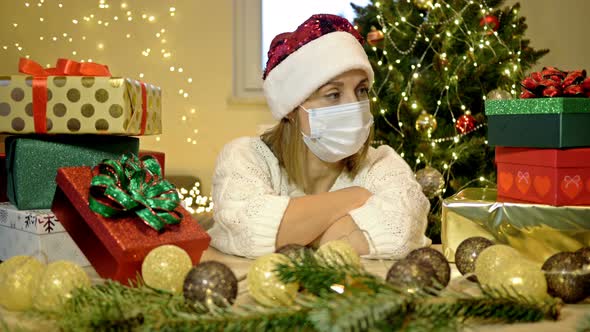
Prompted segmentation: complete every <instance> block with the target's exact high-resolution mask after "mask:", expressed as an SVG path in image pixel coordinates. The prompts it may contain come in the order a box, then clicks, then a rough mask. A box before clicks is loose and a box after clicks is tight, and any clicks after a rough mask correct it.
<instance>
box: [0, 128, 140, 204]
mask: <svg viewBox="0 0 590 332" xmlns="http://www.w3.org/2000/svg"><path fill="white" fill-rule="evenodd" d="M6 145H7V171H8V187H7V191H8V198H9V199H10V201H11V202H12V203H13V204H14V205H16V206H17V207H18V208H19V209H21V210H29V209H49V208H50V207H51V202H52V201H53V195H54V193H55V187H56V185H55V175H56V173H57V169H58V168H60V167H64V166H83V165H84V166H94V165H96V164H98V163H99V162H101V161H102V160H103V159H112V158H118V157H119V156H120V155H121V154H123V153H126V152H133V153H136V154H137V152H138V150H139V139H138V138H134V137H114V136H99V135H84V136H71V135H69V136H49V137H47V136H45V137H41V136H34V137H33V136H31V137H27V136H11V137H9V138H8V139H7V140H6Z"/></svg>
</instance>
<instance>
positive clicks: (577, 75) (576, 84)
mask: <svg viewBox="0 0 590 332" xmlns="http://www.w3.org/2000/svg"><path fill="white" fill-rule="evenodd" d="M520 85H521V86H522V93H521V94H520V98H542V97H549V98H551V97H584V96H586V97H590V78H587V77H586V71H585V70H573V71H569V72H567V71H562V70H559V69H557V68H554V67H545V68H543V70H542V71H541V72H535V73H531V74H530V75H529V77H526V78H525V79H524V80H522V82H521V83H520Z"/></svg>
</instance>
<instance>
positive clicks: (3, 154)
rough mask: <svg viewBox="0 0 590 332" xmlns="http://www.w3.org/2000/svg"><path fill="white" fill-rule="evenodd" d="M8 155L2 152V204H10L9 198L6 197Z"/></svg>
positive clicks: (0, 158) (0, 160) (0, 162)
mask: <svg viewBox="0 0 590 332" xmlns="http://www.w3.org/2000/svg"><path fill="white" fill-rule="evenodd" d="M7 176H8V173H6V154H5V153H3V152H0V202H8V196H6V177H7Z"/></svg>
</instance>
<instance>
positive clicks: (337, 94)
mask: <svg viewBox="0 0 590 332" xmlns="http://www.w3.org/2000/svg"><path fill="white" fill-rule="evenodd" d="M326 98H328V99H332V100H334V99H338V98H340V92H332V93H328V94H327V95H326Z"/></svg>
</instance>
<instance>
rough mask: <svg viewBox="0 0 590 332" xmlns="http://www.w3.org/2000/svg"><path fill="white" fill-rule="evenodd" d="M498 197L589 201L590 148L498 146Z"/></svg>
mask: <svg viewBox="0 0 590 332" xmlns="http://www.w3.org/2000/svg"><path fill="white" fill-rule="evenodd" d="M496 165H497V170H498V200H499V201H504V202H506V201H514V202H525V203H540V204H548V205H554V206H562V205H590V148H574V149H532V148H512V147H496Z"/></svg>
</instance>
